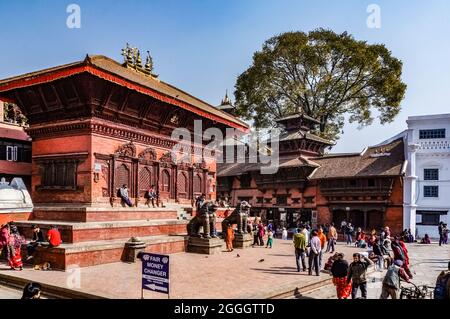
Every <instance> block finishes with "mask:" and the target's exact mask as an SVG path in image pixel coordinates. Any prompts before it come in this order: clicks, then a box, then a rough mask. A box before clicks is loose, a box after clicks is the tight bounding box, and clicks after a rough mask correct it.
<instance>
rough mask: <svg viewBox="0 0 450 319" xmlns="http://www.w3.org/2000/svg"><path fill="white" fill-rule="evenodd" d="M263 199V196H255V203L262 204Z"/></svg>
mask: <svg viewBox="0 0 450 319" xmlns="http://www.w3.org/2000/svg"><path fill="white" fill-rule="evenodd" d="M263 201H264V197H256V203H257V204H262V203H263Z"/></svg>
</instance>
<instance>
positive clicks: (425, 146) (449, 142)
mask: <svg viewBox="0 0 450 319" xmlns="http://www.w3.org/2000/svg"><path fill="white" fill-rule="evenodd" d="M418 144H419V147H418V149H417V151H418V152H426V153H430V152H438V153H450V139H432V140H419V142H418Z"/></svg>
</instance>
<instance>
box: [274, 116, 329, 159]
mask: <svg viewBox="0 0 450 319" xmlns="http://www.w3.org/2000/svg"><path fill="white" fill-rule="evenodd" d="M277 123H278V124H279V126H281V127H282V129H283V133H282V134H281V135H280V155H301V156H305V157H311V156H321V155H323V153H324V150H325V148H327V147H330V146H332V145H333V143H331V142H330V141H328V140H326V139H324V138H321V137H320V136H317V135H315V134H313V133H311V131H313V130H314V128H315V126H316V125H318V124H320V122H319V121H318V120H316V119H315V118H312V117H310V116H308V115H306V114H304V113H296V114H292V115H288V116H285V117H282V118H280V119H278V120H277Z"/></svg>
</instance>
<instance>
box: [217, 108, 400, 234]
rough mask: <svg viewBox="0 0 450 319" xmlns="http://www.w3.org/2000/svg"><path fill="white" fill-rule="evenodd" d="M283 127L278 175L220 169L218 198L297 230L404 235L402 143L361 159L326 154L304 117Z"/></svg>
mask: <svg viewBox="0 0 450 319" xmlns="http://www.w3.org/2000/svg"><path fill="white" fill-rule="evenodd" d="M277 122H278V123H279V124H280V126H281V127H282V133H281V135H280V141H279V163H280V164H279V169H278V171H277V172H276V173H274V174H262V173H261V171H260V168H261V166H262V165H263V164H261V163H255V164H252V163H249V162H246V163H230V164H228V163H225V164H218V172H219V173H218V197H219V198H221V199H222V200H227V199H228V200H229V201H230V204H231V205H232V206H233V205H236V204H237V203H238V202H240V201H244V200H245V201H247V202H249V203H250V204H251V205H252V212H251V214H252V215H254V216H255V215H256V216H260V217H261V218H262V219H263V220H265V221H266V222H269V221H272V222H274V223H275V225H278V226H285V227H288V228H290V227H296V226H297V225H298V223H299V222H306V221H309V222H311V223H312V224H313V225H318V224H326V223H331V222H334V223H335V224H336V225H340V223H341V222H342V221H343V220H346V221H351V222H352V223H354V224H356V225H357V226H359V227H361V228H363V229H366V230H372V229H374V228H375V229H379V228H381V227H383V225H385V224H386V225H389V226H391V227H392V228H393V230H394V231H395V232H401V231H402V218H403V217H402V204H403V195H402V190H403V184H402V183H403V175H404V169H405V166H406V162H405V157H404V142H403V139H401V138H400V139H397V140H395V141H390V142H389V143H387V144H386V145H381V146H376V147H369V148H366V149H365V150H364V151H363V152H361V153H352V154H326V153H325V150H326V149H328V148H330V147H332V145H333V144H332V143H331V142H330V141H327V140H325V139H323V138H321V137H320V136H318V135H316V134H314V132H315V127H316V126H317V125H318V124H319V122H318V121H317V120H316V119H314V118H311V117H309V116H307V115H305V114H303V113H299V114H292V115H289V116H286V117H283V118H280V119H278V121H277Z"/></svg>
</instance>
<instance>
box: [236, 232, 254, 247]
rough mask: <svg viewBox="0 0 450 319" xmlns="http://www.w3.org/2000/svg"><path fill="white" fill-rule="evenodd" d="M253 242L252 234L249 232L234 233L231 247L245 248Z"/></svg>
mask: <svg viewBox="0 0 450 319" xmlns="http://www.w3.org/2000/svg"><path fill="white" fill-rule="evenodd" d="M252 243H253V236H252V235H251V234H249V233H247V234H238V233H235V234H234V240H233V248H247V247H250V246H251V245H252Z"/></svg>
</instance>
